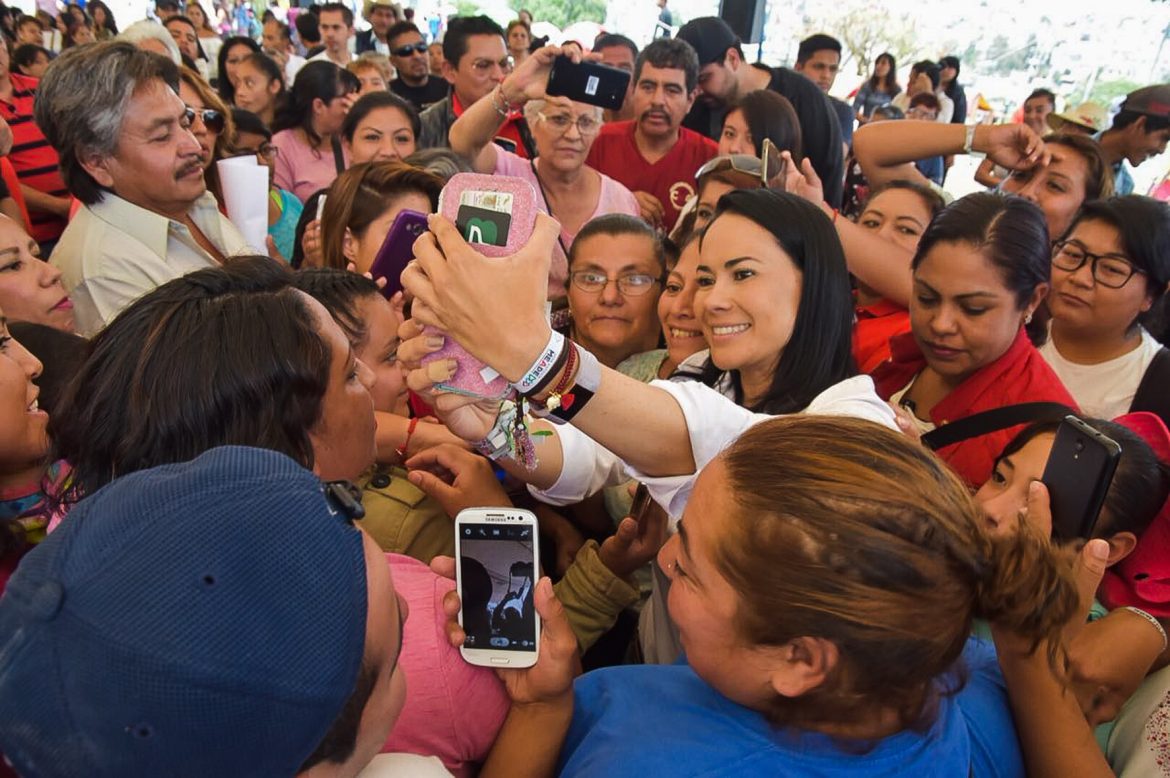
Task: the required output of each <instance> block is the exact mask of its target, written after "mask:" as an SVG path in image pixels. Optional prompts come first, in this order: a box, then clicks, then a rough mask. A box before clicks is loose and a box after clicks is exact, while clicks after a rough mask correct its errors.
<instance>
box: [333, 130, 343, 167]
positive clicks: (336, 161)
mask: <svg viewBox="0 0 1170 778" xmlns="http://www.w3.org/2000/svg"><path fill="white" fill-rule="evenodd" d="M330 140H331V141H332V143H333V166H334V167H335V168H337V175H341V174H342V173H344V172H345V152H344V151H342V150H341V140H340V139H339V138H338V137H337V133H334V134H333V136H332V137H331V138H330Z"/></svg>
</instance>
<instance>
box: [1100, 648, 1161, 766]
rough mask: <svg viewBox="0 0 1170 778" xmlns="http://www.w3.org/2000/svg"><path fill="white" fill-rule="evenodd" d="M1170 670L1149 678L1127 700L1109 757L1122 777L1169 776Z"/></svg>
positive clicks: (1113, 734)
mask: <svg viewBox="0 0 1170 778" xmlns="http://www.w3.org/2000/svg"><path fill="white" fill-rule="evenodd" d="M1167 743H1170V667H1166V668H1163V669H1161V670H1159V671H1158V672H1156V673H1154V674H1152V675H1150V676H1147V677H1146V680H1145V681H1143V682H1142V685H1141V686H1139V687H1138V690H1137V691H1136V692H1135V693H1134V695H1133V696H1132V697H1130V698H1129V700H1128V701H1126V703H1125V706H1124V707H1122V709H1121V713H1120V714H1118V716H1117V722H1116V724H1114V726H1113V732H1112V733H1111V734H1110V735H1109V745H1108V747H1107V748H1106V749H1105V758H1106V759H1108V760H1109V766H1110V767H1112V768H1113V771H1114V772H1115V773H1117V776H1118V778H1148V776H1157V775H1167V774H1170V770H1168V769H1167V757H1168V756H1170V747H1168V746H1167Z"/></svg>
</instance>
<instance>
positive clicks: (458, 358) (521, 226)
mask: <svg viewBox="0 0 1170 778" xmlns="http://www.w3.org/2000/svg"><path fill="white" fill-rule="evenodd" d="M536 210H537V209H536V190H534V189H533V188H532V184H530V183H528V182H527V181H525V180H524V179H522V178H510V177H507V176H487V175H481V174H478V173H457V174H456V175H454V176H452V177H451V180H450V181H448V182H447V185H446V186H444V187H443V191H442V192H441V193H440V194H439V213H441V214H442V215H444V216H446V217H447V218H448V219H450V220H451V221H452V222H454V223H455V225H456V226H457V227H458V228H459V232H460V234H462V235H463V237H464V238H465V239H466V240H467V241H468V243H470V244H471V245H472V246H473V247H474V248H475V250H476V251H478V252H479V253H480V254H483V255H484V256H485V257H506V256H509V255H510V254H515V253H516V252H517V251H519V250H520V248H521V247H522V246H524V244H526V243H527V242H528V239H529V238H531V237H532V230H533V228H534V227H535V226H536ZM427 329H428V334H430V333H432V332H436V331H435V330H433V329H432V328H427ZM439 334H442V333H439ZM436 359H454V360H455V362H456V364H457V365H458V367H457V368H456V371H455V375H453V376H451V378H449V379H448V380H447V381H446V382H444V383H441V384H436V388H438V389H441V390H443V391H447V392H455V393H458V394H466V395H471V396H473V397H485V398H490V399H499V398H501V397H503V396H504V395H505V394H507V392H508V381H507V379H505V378H504V377H503V376H501V375H500V374H499V373H497V372H496V371H495V370H492V369H491V368H490V367H488V366H487V365H485V364H484V363H483V362H481V361H479V360H478V359H476V358H475V357H473V356H472V355H471V354H469V353H467V351H465V350H464V348H463V347H462V346H460V345H459V344H458V343H456V342H455V341H454V340H452V339H450V338H448V339H447V343H446V345H444V346H443V348H441V349H439V350H438V351H436V352H435V353H433V354H431V355H429V356H427V357H425V358H423V360H422V362H423V364H424V365H425V364H427V363H429V362H433V361H435V360H436Z"/></svg>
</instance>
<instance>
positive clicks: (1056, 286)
mask: <svg viewBox="0 0 1170 778" xmlns="http://www.w3.org/2000/svg"><path fill="white" fill-rule="evenodd" d="M1167 283H1170V206H1167V205H1166V204H1165V203H1161V202H1158V201H1157V200H1153V199H1151V198H1149V197H1140V196H1138V195H1128V196H1125V197H1114V198H1111V199H1109V200H1098V201H1095V202H1089V203H1086V204H1085V206H1084V207H1083V208H1082V209H1081V212H1080V213H1079V214H1078V215H1077V217H1076V219H1075V220H1074V221H1073V224H1072V226H1071V227H1070V228H1069V229H1068V231H1067V232H1066V233H1065V234H1064V236H1063V237H1062V238H1061V239H1060V240H1058V241H1057V242H1056V244H1055V245H1054V246H1053V250H1052V291H1051V292H1050V293H1049V295H1048V310H1049V312H1050V313H1051V314H1052V323H1051V326H1050V330H1049V339H1048V342H1047V343H1045V344H1044V346H1043V347H1041V349H1040V353H1041V354H1042V355H1043V356H1044V358H1045V359H1046V360H1047V361H1048V364H1049V365H1051V366H1052V369H1053V370H1055V371H1056V374H1057V375H1058V376H1060V379H1061V381H1062V382H1064V385H1065V386H1066V387H1067V388H1068V390H1069V392H1070V393H1071V394H1072V395H1073V397H1074V398H1075V399H1076V401H1077V404H1078V405H1079V406H1080V407H1081V408H1082V409H1083V410H1084V411H1085V413H1086V414H1088V415H1090V416H1095V417H1098V418H1104V419H1112V418H1115V417H1117V416H1120V415H1121V414H1124V413H1128V412H1130V411H1139V410H1145V411H1152V412H1154V413H1158V414H1159V415H1160V416H1161V417H1162V419H1163V421H1165V422H1167V423H1168V424H1170V401H1167V399H1166V397H1167V395H1166V386H1167V381H1168V380H1170V351H1168V350H1167V349H1165V348H1164V347H1163V346H1162V345H1161V344H1160V343H1159V342H1158V341H1157V339H1156V338H1155V337H1154V336H1153V335H1152V334H1151V333H1150V332H1149V331H1148V330H1147V329H1146V327H1147V325H1151V324H1152V322H1151V318H1152V316H1153V314H1154V313H1155V312H1156V311H1157V309H1158V308H1159V302H1160V301H1162V298H1163V297H1164V296H1165V292H1166V287H1167Z"/></svg>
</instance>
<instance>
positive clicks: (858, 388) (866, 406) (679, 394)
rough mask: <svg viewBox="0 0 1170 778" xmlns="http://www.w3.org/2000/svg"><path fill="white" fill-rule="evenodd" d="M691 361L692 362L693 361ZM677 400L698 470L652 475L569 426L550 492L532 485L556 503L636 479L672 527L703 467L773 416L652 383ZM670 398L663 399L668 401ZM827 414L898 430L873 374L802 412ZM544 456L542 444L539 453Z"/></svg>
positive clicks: (705, 389)
mask: <svg viewBox="0 0 1170 778" xmlns="http://www.w3.org/2000/svg"><path fill="white" fill-rule="evenodd" d="M688 361H689V360H688ZM650 385H651V386H653V387H655V388H657V389H661V390H662V391H663V392H664V393H665V394H666V395H669V399H670V400H673V401H674V402H676V403H677V404H678V406H679V408H680V409H681V410H682V413H683V416H684V418H686V421H687V432H688V434H689V437H690V439H691V452H692V455H693V457H694V460H695V472H693V473H687V474H680V475H677V476H667V477H662V478H652V477H648V476H646V475H643V474H642V473H639V472H637V471H636V470H634V469H633V468H627V466H626V465H625V464H624V463H623V462H622V461H621V460H620V459H619V458H618V457H617V456H616V455H615V454H614V453H613V452H611V451H609V450H608V449H606V448H603V447H602V446H600V445H599V444H597V443H596V442H595V441H594V440H593V439H592V438H590V437H589V436H588V435H586V434H585V433H583V432H581V431H580V430H578V429H577V428H576V427H573V426H570V425H567V424H566V425H561V426H559V427H558V428H557V438H558V441H559V443H560V446H561V452H562V457H563V461H564V465H563V466H562V469H561V475H560V478H558V479H557V482H556V483H554V484H553V485H552V486H551V487H549V488H548V489H546V490H543V491H542V490H538V489H534V488H533V487H529V489H528V490H529V492H531V493H532V494H533V496H535V497H536V498H537V499H539V500H541V501H543V502H547V503H551V504H553V505H568V504H571V503H575V502H580V501H581V500H583V499H584V498H585V497H587V496H588V495H590V494H593V493H594V492H597V491H600V490H601V489H602V488H603V487H605V486H613V485H616V484H620V483H622V482H623V481H626V480H628V479H629V478H631V477H633V478H636V479H638V480H639V481H642V482H643V483H645V484H646V486H647V487H649V490H650V496H651V497H652V498H653V499H654V501H655V502H656V503H658V504H659V505H661V506H662V507H663V508H665V509H666V512H667V514H669V515H670V517H671V525H672V527H673V525H674V524H675V522H676V521H677V519H678V518H679V517H680V516H682V512H683V508H684V507H685V506H686V502H687V499H688V498H689V497H690V494H691V489H692V488H693V486H694V481H695V478H696V477H697V476H698V472H699V470H702V469H703V467H704V466H705V465H706V464H707V463H708V462H710V461H711V460H712V459H714V458H715V457H717V456H718V455H719V453H720V452H721V451H722V450H723V449H724V448H726V447H727V446H729V445H730V444H731V443H732V442H734V441H735V439H736V438H738V437H739V436H740V435H741V434H742V433H743V432H744V431H745V430H746V429H748V428H749V427H751V426H753V425H755V424H758V423H760V422H762V421H767V420H768V419H771V418H772V417H771V416H768V415H767V414H763V413H753V412H752V411H749V410H748V409H747V408H742V407H740V406H738V405H736V404H735V402H734V401H733V400H730V399H728V398H727V397H725V396H724V395H723V394H721V393H720V392H719V391H718V387H716V388H715V389H713V388H711V387H709V386H706V385H704V384H701V383H699V382H697V381H678V382H675V381H652V382H651V384H650ZM667 401H668V399H667V397H666V396H664V397H663V402H667ZM802 413H808V414H821V415H828V416H852V417H855V418H861V419H867V420H869V421H873V422H877V423H878V424H882V425H884V426H886V427H889V428H890V429H897V425H896V424H895V422H894V412H893V411H892V410H891V409H890V407H889V406H888V405H886V403H885V402H883V401H882V399H881V398H880V397H878V395H877V393H876V392H875V391H874V387H873V381H872V380H871V379H870V377H869V376H866V375H860V376H854V377H853V378H847V379H845V380H844V381H841V382H840V383H837V384H834V385H832V386H830V387H829V388H828V389H826V390H825V391H823V392H821V393H820V394H818V395H817V396H816V397H814V398H813V401H812V402H811V403H809V406H808V407H807V408H805V409H804V411H802ZM539 455H540V448H539V444H538V445H537V456H539Z"/></svg>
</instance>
